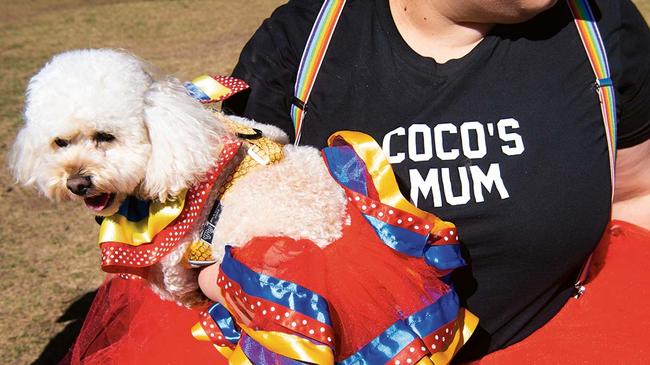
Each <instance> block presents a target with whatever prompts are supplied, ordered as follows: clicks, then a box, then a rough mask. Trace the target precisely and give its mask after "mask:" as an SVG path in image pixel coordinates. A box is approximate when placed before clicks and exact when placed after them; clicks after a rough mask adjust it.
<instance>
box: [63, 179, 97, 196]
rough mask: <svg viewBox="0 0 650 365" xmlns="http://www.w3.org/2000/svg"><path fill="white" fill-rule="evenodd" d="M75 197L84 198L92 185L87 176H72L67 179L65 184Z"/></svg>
mask: <svg viewBox="0 0 650 365" xmlns="http://www.w3.org/2000/svg"><path fill="white" fill-rule="evenodd" d="M65 185H66V186H67V187H68V189H69V190H70V191H71V192H73V193H74V194H76V195H79V196H84V195H86V193H88V189H90V187H91V186H92V185H93V183H92V181H91V180H90V177H89V176H81V175H74V176H70V177H69V178H68V181H67V182H66V184H65Z"/></svg>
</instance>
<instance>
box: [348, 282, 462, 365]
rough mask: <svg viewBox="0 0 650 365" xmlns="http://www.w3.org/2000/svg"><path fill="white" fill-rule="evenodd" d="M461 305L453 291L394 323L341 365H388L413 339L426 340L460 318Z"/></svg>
mask: <svg viewBox="0 0 650 365" xmlns="http://www.w3.org/2000/svg"><path fill="white" fill-rule="evenodd" d="M459 309H460V304H459V302H458V296H457V295H456V292H455V291H453V290H450V291H449V292H448V293H446V294H445V295H443V296H442V297H440V298H439V299H438V300H437V301H435V302H434V303H432V304H430V305H428V306H426V307H425V308H423V309H421V310H419V311H417V312H415V313H413V314H411V315H410V316H408V317H406V318H405V319H404V320H399V321H397V322H395V324H393V325H392V326H390V327H388V329H386V331H384V332H382V333H381V334H380V335H379V336H377V337H375V338H374V339H373V340H372V341H370V342H369V343H368V344H367V345H365V346H364V347H362V348H361V349H360V350H359V351H357V352H356V353H354V354H352V355H351V356H349V357H348V358H346V359H345V360H342V361H340V362H338V364H341V365H352V364H354V365H374V364H387V363H389V361H391V360H392V359H393V358H394V357H395V356H397V354H399V353H400V352H401V351H402V350H404V348H406V346H408V345H409V344H410V343H411V342H413V340H415V339H417V338H420V339H423V338H425V337H427V336H428V335H430V334H432V333H434V332H435V331H437V330H438V329H439V328H441V327H442V326H444V325H446V324H448V323H449V322H451V321H452V320H454V319H455V318H456V317H457V316H458V311H459Z"/></svg>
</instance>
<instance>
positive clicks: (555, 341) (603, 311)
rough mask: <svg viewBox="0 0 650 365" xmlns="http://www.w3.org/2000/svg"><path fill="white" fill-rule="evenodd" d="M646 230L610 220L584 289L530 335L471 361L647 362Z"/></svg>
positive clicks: (649, 249) (649, 279)
mask: <svg viewBox="0 0 650 365" xmlns="http://www.w3.org/2000/svg"><path fill="white" fill-rule="evenodd" d="M648 245H650V231H648V230H645V229H643V228H641V227H638V226H635V225H633V224H630V223H627V222H621V221H612V222H611V224H610V226H609V229H608V230H607V231H606V232H605V236H604V237H603V239H602V241H601V243H600V244H599V246H598V249H597V250H596V252H595V254H594V262H593V264H592V270H590V282H589V284H588V285H587V291H586V292H585V294H584V295H583V296H582V297H581V298H580V299H579V300H575V299H569V301H568V302H567V303H566V305H565V306H564V307H563V308H562V310H561V311H560V313H558V314H557V315H556V316H555V317H554V318H553V319H552V320H551V321H550V322H549V323H547V324H546V325H545V326H544V327H542V328H540V329H539V330H537V331H536V332H535V333H533V334H532V335H531V336H529V337H528V338H526V339H525V340H523V341H522V342H519V343H517V344H515V345H513V346H510V347H508V348H506V349H504V350H501V351H497V352H495V353H493V354H490V355H488V356H486V357H485V358H483V359H482V360H480V361H476V362H474V363H473V364H480V365H490V364H499V365H508V364H647V363H648V362H649V361H650V348H649V347H648V345H647V342H646V341H647V338H646V336H647V333H648V328H650V315H648V308H649V307H650V276H648V273H647V271H645V269H646V265H647V264H648V262H650V246H648Z"/></svg>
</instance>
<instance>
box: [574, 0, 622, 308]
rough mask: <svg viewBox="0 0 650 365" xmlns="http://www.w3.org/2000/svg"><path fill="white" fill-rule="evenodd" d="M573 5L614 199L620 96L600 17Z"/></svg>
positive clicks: (580, 288) (580, 287) (581, 2)
mask: <svg viewBox="0 0 650 365" xmlns="http://www.w3.org/2000/svg"><path fill="white" fill-rule="evenodd" d="M567 3H568V4H569V8H571V12H572V13H573V19H574V21H575V23H576V27H577V28H578V33H579V34H580V39H581V40H582V44H583V45H584V47H585V50H586V51H587V57H588V58H589V63H591V68H592V69H593V70H594V75H595V76H596V88H597V90H598V96H599V98H600V109H601V111H602V114H603V123H604V124H605V136H606V137H607V148H608V149H609V172H610V178H611V181H612V195H611V200H612V202H613V201H614V186H615V183H616V179H615V174H614V167H615V163H616V100H615V98H614V84H613V82H612V78H611V75H610V71H609V63H608V62H607V54H606V53H605V46H604V45H603V40H602V38H601V36H600V32H599V31H598V25H597V24H596V18H595V17H594V14H593V13H592V11H591V8H590V7H589V2H588V0H567ZM591 259H592V255H590V256H589V258H588V259H587V261H585V263H584V265H583V267H582V270H581V271H580V276H579V277H578V280H577V281H576V284H575V288H576V290H577V293H576V298H579V297H580V296H581V295H582V294H583V293H584V291H585V287H584V283H585V282H586V280H587V276H588V273H589V265H590V264H591Z"/></svg>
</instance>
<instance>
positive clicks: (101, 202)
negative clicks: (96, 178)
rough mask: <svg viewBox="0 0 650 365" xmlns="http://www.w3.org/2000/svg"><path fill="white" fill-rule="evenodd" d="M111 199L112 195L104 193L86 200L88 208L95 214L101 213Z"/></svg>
mask: <svg viewBox="0 0 650 365" xmlns="http://www.w3.org/2000/svg"><path fill="white" fill-rule="evenodd" d="M110 199H111V194H107V193H103V194H99V195H95V196H91V197H88V198H85V199H84V203H86V206H87V207H88V208H90V209H92V210H94V211H95V212H101V211H102V210H104V208H106V205H107V204H108V201H109V200H110Z"/></svg>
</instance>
